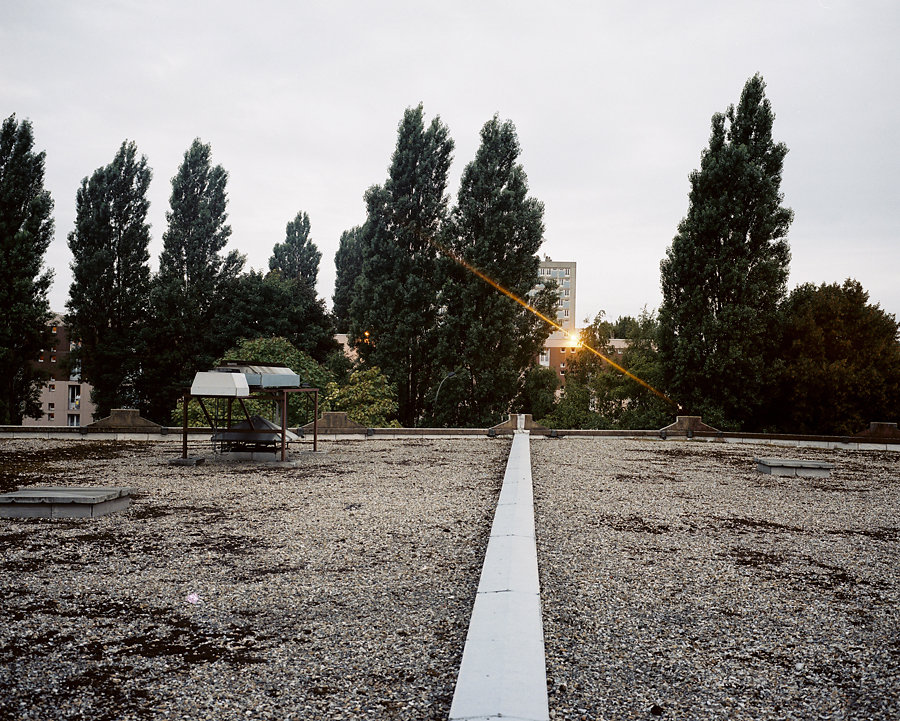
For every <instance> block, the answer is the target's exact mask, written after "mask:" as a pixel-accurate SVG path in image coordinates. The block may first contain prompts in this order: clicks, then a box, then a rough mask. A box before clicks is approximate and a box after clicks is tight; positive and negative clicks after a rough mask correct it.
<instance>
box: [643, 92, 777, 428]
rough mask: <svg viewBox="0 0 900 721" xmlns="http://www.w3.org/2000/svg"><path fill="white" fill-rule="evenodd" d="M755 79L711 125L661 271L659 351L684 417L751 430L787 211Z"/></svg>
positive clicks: (765, 375)
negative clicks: (694, 415)
mask: <svg viewBox="0 0 900 721" xmlns="http://www.w3.org/2000/svg"><path fill="white" fill-rule="evenodd" d="M774 118H775V116H774V114H773V112H772V108H771V105H770V103H769V101H768V99H767V98H766V96H765V83H764V82H763V79H762V77H760V76H759V75H755V76H754V77H752V78H750V79H749V80H748V81H747V83H746V85H745V86H744V90H743V92H742V93H741V98H740V102H739V103H738V105H737V107H734V106H733V105H732V106H730V107H729V108H728V110H727V111H726V112H725V113H724V114H723V113H716V114H715V115H713V118H712V133H711V135H710V139H709V147H707V148H706V149H705V150H704V151H703V154H702V156H701V160H700V169H699V170H695V171H694V172H693V173H691V176H690V183H691V190H690V194H689V203H688V213H687V216H686V217H685V218H684V220H682V221H681V223H680V224H679V226H678V234H677V235H676V236H675V238H674V239H673V241H672V245H671V246H670V247H669V248H668V250H667V252H666V258H665V259H664V260H663V261H662V263H661V264H660V269H661V281H662V292H663V302H662V305H661V306H660V310H659V324H660V327H659V351H660V357H661V360H662V363H663V368H664V372H665V377H666V382H667V388H668V390H669V392H670V394H671V395H673V396H674V397H675V399H676V400H677V401H679V402H680V403H681V404H682V405H683V406H684V408H685V411H686V412H691V413H697V414H702V415H704V416H705V417H706V420H707V421H708V422H711V423H712V424H713V425H715V424H724V425H737V426H741V427H743V428H744V429H748V430H749V429H751V428H753V427H754V425H757V424H758V418H757V413H758V411H759V409H760V408H761V407H762V406H763V405H764V402H765V398H766V395H767V394H768V393H769V392H770V388H771V382H770V374H769V372H768V366H769V362H770V360H771V358H772V356H773V354H774V349H775V346H774V333H773V323H774V319H775V317H776V315H775V314H776V310H777V307H778V303H779V301H780V300H781V299H782V298H783V297H784V295H785V292H786V282H787V276H788V264H789V262H790V251H789V248H788V241H787V233H788V228H789V227H790V224H791V220H792V218H793V213H792V211H791V210H790V209H789V208H785V207H784V206H782V201H783V195H782V193H781V172H782V166H783V163H784V157H785V155H786V154H787V152H788V149H787V147H786V146H785V145H784V143H776V142H775V141H774V140H773V139H772V124H773V121H774Z"/></svg>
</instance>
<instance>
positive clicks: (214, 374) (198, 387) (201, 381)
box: [191, 371, 250, 398]
mask: <svg viewBox="0 0 900 721" xmlns="http://www.w3.org/2000/svg"><path fill="white" fill-rule="evenodd" d="M191 395H192V396H231V397H233V398H246V397H247V396H249V395H250V386H249V385H247V376H245V375H244V374H243V373H220V372H218V371H199V372H198V373H197V375H195V376H194V382H193V383H192V384H191Z"/></svg>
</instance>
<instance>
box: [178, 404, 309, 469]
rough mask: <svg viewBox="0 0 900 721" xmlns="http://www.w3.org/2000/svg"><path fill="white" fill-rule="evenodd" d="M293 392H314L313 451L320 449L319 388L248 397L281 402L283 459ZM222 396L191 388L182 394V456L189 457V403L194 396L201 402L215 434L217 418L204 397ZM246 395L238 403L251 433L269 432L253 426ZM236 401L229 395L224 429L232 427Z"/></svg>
mask: <svg viewBox="0 0 900 721" xmlns="http://www.w3.org/2000/svg"><path fill="white" fill-rule="evenodd" d="M291 393H312V394H313V401H314V402H313V452H314V453H315V452H316V451H318V450H319V389H318V388H273V389H272V390H267V391H256V392H254V393H251V394H250V395H249V396H247V397H246V398H248V399H249V400H267V399H268V400H274V401H275V402H276V403H279V407H280V410H281V460H282V461H285V460H287V401H288V395H289V394H291ZM217 397H221V396H195V395H191V392H190V390H185V391H184V394H183V396H182V422H183V425H182V431H181V457H182V458H187V457H188V454H187V437H188V403H190V401H191V399H192V398H196V399H197V401H198V402H199V403H200V409H201V410H202V411H203V415H204V416H205V418H206V420H207V422H208V423H209V427H210V428H211V429H212V430H213V433H214V434H215V432H216V431H218V430H219V429H218V427H217V426H216V423H215V420H214V419H213V418H212V417H211V416H210V415H209V411H208V410H207V409H206V405H205V404H204V403H203V399H204V398H217ZM244 400H245V399H244V397H239V398H237V401H238V403H239V404H240V406H241V410H243V411H244V415H245V416H246V418H247V421H248V422H249V423H250V433H254V432H258V433H267V432H269V431H263V430H259V431H257V430H256V429H255V428H253V420H252V419H251V417H250V412H249V411H248V410H247V406H246V405H245V404H244ZM234 401H235V398H234V397H231V396H229V397H228V417H227V424H228V425H227V426H226V428H224V429H223V430H226V431H227V430H228V429H229V428H231V417H232V416H231V408H232V405H233V403H234Z"/></svg>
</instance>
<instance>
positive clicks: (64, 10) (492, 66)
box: [0, 0, 900, 321]
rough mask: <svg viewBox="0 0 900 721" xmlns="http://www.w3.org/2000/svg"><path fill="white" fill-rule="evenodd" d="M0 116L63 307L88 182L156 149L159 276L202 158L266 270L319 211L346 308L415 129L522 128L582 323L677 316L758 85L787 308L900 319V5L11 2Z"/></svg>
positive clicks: (454, 183)
mask: <svg viewBox="0 0 900 721" xmlns="http://www.w3.org/2000/svg"><path fill="white" fill-rule="evenodd" d="M0 10H2V21H0V114H2V117H4V118H5V117H8V116H9V115H11V114H12V113H15V114H16V115H17V117H18V118H19V119H20V120H21V119H25V118H28V119H30V120H31V121H32V123H33V125H34V133H35V144H36V148H37V149H38V150H45V151H46V153H47V160H46V179H45V184H46V187H47V188H48V189H49V190H50V192H51V194H52V196H53V199H54V201H55V204H56V207H55V218H56V237H55V240H54V242H53V244H52V245H51V247H50V250H49V252H48V254H47V257H46V264H47V265H48V266H50V267H52V268H54V269H55V273H56V281H55V283H54V286H53V289H52V291H51V294H50V301H51V306H52V308H53V309H55V310H63V309H64V305H65V302H66V298H67V296H68V288H69V284H70V282H71V275H70V271H69V264H70V262H71V254H70V253H69V250H68V247H67V244H66V236H67V235H68V233H69V232H70V231H71V230H72V227H73V224H74V218H75V193H76V190H77V188H78V186H79V183H80V182H81V179H82V178H83V177H85V176H87V175H90V174H91V173H92V172H93V171H94V170H95V169H96V168H98V167H100V166H103V165H106V164H107V163H109V162H110V161H111V160H112V158H113V156H114V155H115V152H116V150H117V149H118V147H119V145H120V144H121V143H122V141H123V140H124V139H126V138H127V139H129V140H134V141H135V142H136V143H137V146H138V150H139V151H140V152H141V153H142V154H144V155H146V156H147V158H148V160H149V164H150V166H151V167H152V169H153V177H154V179H153V182H152V184H151V188H150V200H151V210H150V221H151V223H152V229H151V233H152V236H153V240H152V244H151V248H150V251H151V255H152V258H151V264H152V266H153V268H154V269H155V268H156V267H157V260H158V256H159V252H160V250H161V247H162V233H163V231H164V230H165V225H166V221H165V212H166V210H167V209H168V199H169V195H170V192H171V178H172V177H173V176H174V175H175V172H176V170H177V168H178V165H179V164H180V163H181V161H182V159H183V155H184V152H185V150H187V148H188V147H189V146H190V144H191V141H192V140H193V139H194V138H196V137H199V138H201V139H202V140H203V141H204V142H208V143H210V144H211V145H212V151H213V161H214V162H215V163H218V164H221V165H222V166H224V167H225V169H226V170H227V171H228V173H229V182H228V193H229V205H228V210H229V222H230V224H231V226H232V229H233V234H232V239H231V241H230V243H229V246H228V247H229V248H236V249H237V250H239V251H240V252H242V253H244V254H246V256H247V264H248V267H254V268H259V269H262V268H267V267H268V266H267V263H268V258H269V256H270V255H271V251H272V246H273V245H274V244H275V243H278V242H282V241H283V240H284V231H285V225H286V224H287V223H288V221H290V220H291V219H293V217H294V216H295V215H296V214H297V212H298V211H300V210H303V211H305V212H307V213H308V214H309V217H310V221H311V224H312V233H311V237H312V239H313V241H314V242H315V243H316V245H317V246H318V247H319V249H320V250H321V251H322V262H321V266H320V270H319V285H318V289H319V294H320V295H321V296H323V297H325V298H326V299H327V301H328V304H329V306H330V304H331V295H332V293H333V290H334V253H335V251H336V249H337V244H338V239H339V237H340V235H341V232H342V231H344V230H346V229H348V228H350V227H352V226H354V225H357V224H360V223H362V222H363V221H364V219H365V208H364V204H363V193H364V192H365V190H366V188H368V187H369V186H370V185H373V184H376V183H383V182H384V180H385V178H386V176H387V168H388V165H389V163H390V156H391V153H392V151H393V149H394V145H395V143H396V133H397V125H398V123H399V121H400V119H401V117H402V115H403V111H404V109H405V108H407V107H409V106H414V105H417V104H418V103H419V102H422V103H423V104H424V109H425V114H426V122H428V121H430V119H431V118H432V117H434V116H435V115H440V117H441V119H442V120H443V121H444V122H445V123H446V124H447V125H448V126H449V128H450V133H451V136H452V137H453V139H454V141H455V143H456V150H455V153H454V158H455V159H454V164H453V168H452V171H451V179H450V185H449V188H448V190H449V192H450V194H451V197H453V198H454V199H455V196H456V192H457V190H458V184H459V176H460V174H461V172H462V169H463V167H464V165H465V164H466V163H468V162H470V161H471V160H472V159H473V157H474V155H475V151H476V148H477V144H478V133H479V130H480V129H481V126H482V125H483V124H484V123H485V121H487V120H488V119H490V117H491V116H492V115H493V114H494V113H499V115H500V117H501V119H510V120H512V121H513V122H514V123H515V125H516V127H517V129H518V134H519V141H520V144H521V146H522V155H521V162H522V163H523V165H524V167H525V171H526V172H527V174H528V179H529V186H530V191H531V194H532V195H533V196H534V197H536V198H538V199H539V200H541V201H543V203H544V206H545V215H544V221H545V225H546V232H545V238H546V240H545V243H544V246H543V249H542V253H544V254H547V255H549V256H551V257H552V258H553V259H554V260H575V261H577V263H578V276H577V277H578V288H577V300H578V307H577V310H576V313H577V318H578V320H579V321H581V320H582V319H584V318H585V317H587V316H591V317H593V316H594V315H595V314H596V313H598V312H599V311H600V310H605V311H606V313H607V316H608V317H610V318H612V319H615V318H616V317H617V316H619V315H625V314H631V315H636V314H637V313H638V312H639V311H640V310H641V308H642V307H643V306H644V305H646V306H648V307H649V308H656V307H658V305H659V303H660V301H661V293H660V286H659V261H660V260H661V259H662V258H663V257H664V255H665V252H666V247H667V246H668V245H669V244H670V243H671V240H672V237H673V235H674V234H675V232H676V226H677V224H678V222H679V221H680V220H681V218H683V217H684V215H685V213H686V211H687V193H688V175H689V173H690V172H691V170H693V169H694V168H696V167H698V165H699V162H700V153H701V151H702V149H703V148H704V147H705V145H706V143H707V140H708V138H709V129H710V118H711V116H712V114H713V113H714V112H717V111H724V110H725V109H726V108H727V106H728V105H729V104H732V103H737V101H738V98H739V96H740V92H741V89H742V88H743V85H744V83H745V82H746V80H747V79H748V78H749V77H750V76H752V75H753V74H754V73H756V72H759V73H761V74H762V75H763V77H764V78H765V81H766V84H767V91H766V92H767V96H768V98H769V99H770V101H771V102H772V106H773V109H774V111H775V115H776V118H775V128H774V135H775V139H776V140H778V141H783V142H784V143H786V144H787V146H788V148H789V149H790V152H789V154H788V156H787V159H786V161H785V168H784V179H783V184H782V190H783V192H784V196H785V204H786V205H787V206H789V207H791V208H793V210H794V213H795V219H794V223H793V226H792V228H791V232H790V243H791V249H792V256H793V257H792V261H791V276H790V281H789V286H790V287H791V288H793V287H794V286H796V285H797V284H799V283H804V282H814V283H817V284H818V283H822V282H829V283H831V282H836V281H843V280H844V279H845V278H847V277H853V278H856V279H857V280H859V281H860V282H861V283H862V284H863V286H864V287H865V288H866V290H868V291H869V293H870V296H871V297H870V300H871V301H872V302H877V303H880V304H881V306H882V307H883V308H884V309H885V310H887V311H889V312H891V313H895V314H897V315H900V273H898V266H900V250H898V240H900V141H898V130H900V3H898V2H896V0H884V1H882V2H874V1H868V0H855V1H851V0H796V1H793V2H792V1H790V0H778V1H771V2H769V1H760V0H754V1H753V2H740V1H738V2H734V1H732V2H721V1H711V0H695V1H693V2H674V1H671V0H670V1H660V2H632V1H628V0H622V1H621V2H602V1H600V0H595V1H593V2H563V1H561V2H558V3H549V2H540V3H538V2H533V1H531V0H520V1H516V2H513V1H508V2H496V1H491V0H478V1H476V2H469V1H468V0H465V1H462V2H460V1H459V0H454V1H453V2H450V3H447V2H445V3H440V4H438V3H433V2H426V1H424V0H417V1H415V0H410V1H409V2H403V1H399V0H382V1H381V2H377V3H373V2H341V1H340V0H328V1H327V2H326V1H323V2H310V1H304V0H293V1H291V2H287V1H285V2H274V1H272V2H255V3H248V2H234V1H232V0H215V1H209V2H192V1H191V0H177V1H169V0H164V1H161V0H157V1H155V2H144V1H141V2H138V1H136V0H135V1H125V0H122V1H121V2H112V1H110V2H94V1H91V0H83V1H80V2H68V1H66V2H63V1H59V2H49V1H48V2H41V1H40V0H35V1H34V2H21V1H20V0H0Z"/></svg>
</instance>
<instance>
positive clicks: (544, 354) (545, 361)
mask: <svg viewBox="0 0 900 721" xmlns="http://www.w3.org/2000/svg"><path fill="white" fill-rule="evenodd" d="M540 362H541V365H544V366H545V365H548V364H549V363H550V354H549V353H548V352H547V351H546V350H542V351H541V359H540Z"/></svg>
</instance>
